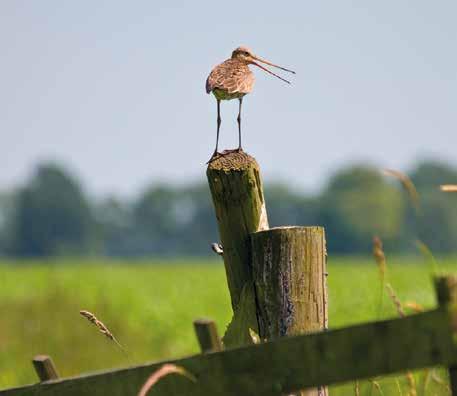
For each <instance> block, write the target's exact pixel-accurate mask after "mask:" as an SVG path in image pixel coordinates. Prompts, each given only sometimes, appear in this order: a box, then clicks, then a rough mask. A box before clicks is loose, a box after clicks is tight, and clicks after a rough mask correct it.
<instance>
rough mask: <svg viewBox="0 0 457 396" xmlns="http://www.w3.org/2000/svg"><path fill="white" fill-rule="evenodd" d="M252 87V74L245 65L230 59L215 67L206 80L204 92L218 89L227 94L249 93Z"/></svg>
mask: <svg viewBox="0 0 457 396" xmlns="http://www.w3.org/2000/svg"><path fill="white" fill-rule="evenodd" d="M253 85H254V74H253V73H252V72H251V71H250V70H249V68H248V67H247V66H246V65H243V64H240V63H235V62H233V60H232V59H229V60H226V61H225V62H224V63H221V64H220V65H218V66H216V67H215V68H214V69H213V70H212V71H211V73H210V75H209V76H208V78H207V80H206V92H207V93H210V92H211V91H212V90H213V89H214V88H220V89H223V90H224V91H227V92H228V93H235V92H237V93H249V92H251V90H252V86H253Z"/></svg>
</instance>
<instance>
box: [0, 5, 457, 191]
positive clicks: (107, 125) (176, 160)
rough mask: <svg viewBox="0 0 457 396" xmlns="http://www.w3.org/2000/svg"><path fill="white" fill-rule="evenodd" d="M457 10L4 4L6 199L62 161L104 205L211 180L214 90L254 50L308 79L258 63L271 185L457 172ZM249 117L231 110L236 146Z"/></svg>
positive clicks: (1, 186) (226, 113)
mask: <svg viewBox="0 0 457 396" xmlns="http://www.w3.org/2000/svg"><path fill="white" fill-rule="evenodd" d="M456 15H457V2H456V1H455V0H442V1H440V2H431V1H428V0H414V1H413V0H403V1H393V0H385V1H382V2H381V1H361V0H360V1H346V0H333V1H319V2H317V1H308V0H307V1H303V0H302V1H288V2H280V1H275V2H266V1H238V0H231V1H230V2H215V1H192V2H191V1H166V2H165V1H164V2H156V1H148V0H137V1H134V2H126V1H115V0H111V1H103V0H98V1H89V0H80V1H69V0H59V1H51V0H31V1H30V0H2V1H1V2H0V49H1V61H0V87H1V89H0V137H1V140H0V158H1V159H2V166H0V191H1V190H6V189H9V188H12V187H15V186H18V185H20V184H21V183H24V182H25V180H27V178H28V177H30V175H31V173H32V171H33V169H34V167H35V166H36V165H37V164H38V163H40V162H41V161H46V160H52V161H57V162H60V163H62V164H64V165H65V166H67V167H68V169H70V170H71V171H72V172H73V174H74V175H76V176H77V177H78V178H79V179H80V180H81V181H82V182H83V183H84V185H85V187H86V189H87V190H88V191H90V192H91V193H93V194H98V195H107V194H118V195H123V196H132V195H135V194H137V193H138V192H139V191H141V190H142V189H143V188H145V187H146V186H147V185H150V184H152V183H159V182H173V183H190V182H195V181H204V180H205V168H206V166H205V162H206V161H207V160H208V159H209V157H210V156H211V153H212V152H213V150H214V144H215V136H216V101H215V99H214V97H212V95H207V94H206V92H205V88H204V87H205V80H206V77H207V75H208V74H209V72H210V71H211V69H212V68H213V67H214V66H215V65H217V64H218V63H220V62H222V61H224V60H225V59H227V58H229V57H230V55H231V51H232V50H233V49H234V48H236V47H237V46H239V45H246V46H248V47H250V48H252V50H253V52H254V53H256V54H258V55H259V56H262V57H264V58H266V59H269V60H271V61H272V62H275V63H278V64H280V65H283V66H285V67H288V68H291V69H294V70H295V71H296V72H297V74H296V75H295V76H291V79H292V84H291V85H287V84H285V83H283V82H282V81H280V80H278V79H276V78H274V77H272V76H270V75H268V74H266V73H264V72H263V71H262V70H259V69H256V68H255V67H253V66H252V67H251V68H252V69H253V71H254V73H255V75H256V85H255V87H254V91H253V92H252V93H251V94H249V95H248V96H246V97H245V100H244V102H243V121H242V122H243V144H244V149H245V151H247V152H248V153H250V154H251V155H253V156H254V157H256V159H257V160H258V162H259V164H260V166H261V169H262V175H263V177H264V178H265V179H269V180H273V179H275V180H284V181H286V182H287V183H289V184H291V185H293V186H295V187H297V188H300V189H303V190H316V189H318V188H320V187H321V186H322V185H323V184H324V183H325V181H326V180H327V179H328V176H329V175H330V174H331V173H332V172H334V171H336V170H338V169H341V168H342V167H343V166H346V165H348V164H349V163H354V162H358V161H369V162H371V163H373V164H375V165H376V166H379V167H381V168H384V167H390V168H395V169H398V170H403V171H407V170H408V169H411V167H413V166H414V164H415V163H417V161H418V160H419V159H421V158H437V159H441V160H443V161H449V162H450V163H452V164H453V165H456V166H457V155H456V151H457V112H456V104H457V51H456V42H457V24H456V23H455V19H456ZM282 75H283V76H284V77H288V76H287V75H286V74H284V73H283V74H282ZM289 77H290V75H289ZM237 106H238V104H237V101H230V102H223V103H222V127H221V145H220V147H221V148H235V147H236V146H237V123H236V116H237Z"/></svg>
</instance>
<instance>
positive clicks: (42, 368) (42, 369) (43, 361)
mask: <svg viewBox="0 0 457 396" xmlns="http://www.w3.org/2000/svg"><path fill="white" fill-rule="evenodd" d="M32 363H33V367H35V371H36V373H37V375H38V378H39V379H40V382H44V381H49V380H53V379H57V378H59V376H58V374H57V370H56V367H55V366H54V363H53V362H52V359H51V357H50V356H47V355H37V356H35V357H34V358H33V360H32Z"/></svg>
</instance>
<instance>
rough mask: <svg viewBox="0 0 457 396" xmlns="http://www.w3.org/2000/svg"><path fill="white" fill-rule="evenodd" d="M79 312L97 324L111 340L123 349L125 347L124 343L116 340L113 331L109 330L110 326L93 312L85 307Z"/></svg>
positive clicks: (101, 331)
mask: <svg viewBox="0 0 457 396" xmlns="http://www.w3.org/2000/svg"><path fill="white" fill-rule="evenodd" d="M79 313H80V314H81V315H82V316H84V317H85V318H86V319H87V320H88V321H89V322H91V323H92V324H93V325H95V326H96V327H97V328H98V330H99V331H100V333H102V334H104V335H105V336H106V337H107V338H109V339H110V340H111V341H113V342H115V343H116V344H117V345H118V346H119V347H120V348H121V349H124V348H123V347H122V345H121V344H119V342H118V341H117V340H116V338H115V337H114V335H113V333H111V331H109V329H108V327H106V326H105V324H104V323H103V322H102V321H100V320H98V319H97V317H96V316H95V315H94V314H93V313H92V312H89V311H86V310H84V309H83V310H81V311H79Z"/></svg>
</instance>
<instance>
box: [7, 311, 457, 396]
mask: <svg viewBox="0 0 457 396" xmlns="http://www.w3.org/2000/svg"><path fill="white" fill-rule="evenodd" d="M448 308H449V307H448V305H442V306H440V307H439V308H437V309H435V310H432V311H428V312H424V313H420V314H415V315H411V316H408V317H406V318H401V319H392V320H385V321H380V322H375V323H369V324H363V325H357V326H352V327H347V328H343V329H337V330H331V331H326V332H323V333H316V334H310V335H301V336H296V337H289V338H283V339H278V340H277V341H274V342H267V343H263V344H258V345H253V346H248V347H242V348H236V349H230V350H226V351H221V352H214V353H208V354H202V355H198V356H193V357H188V358H184V359H179V360H174V361H171V362H170V361H168V363H173V364H176V365H179V366H182V367H184V368H185V369H186V370H188V371H189V372H190V373H192V374H193V375H194V376H195V377H196V378H197V381H196V382H195V383H194V382H191V381H189V380H188V379H186V378H182V377H179V376H174V375H171V376H168V377H165V378H163V379H162V380H161V381H160V382H159V383H158V384H157V385H156V386H155V387H154V389H153V390H152V391H151V394H154V395H157V396H159V395H161V396H170V395H192V396H207V395H221V396H222V395H224V396H225V395H241V394H242V395H246V396H249V395H259V394H261V395H265V396H270V395H271V396H273V395H274V396H277V395H278V394H281V393H286V392H292V391H294V390H297V389H304V388H308V387H315V386H319V385H331V384H335V383H340V382H345V381H349V380H353V379H359V378H369V377H373V376H378V375H385V374H392V373H396V372H400V371H404V370H412V369H419V368H425V367H430V366H436V365H444V366H448V367H449V366H456V365H457V354H456V349H455V346H454V342H453V331H452V328H451V325H450V323H451V320H450V319H451V314H450V310H449V309H448ZM452 315H453V314H452ZM316 356H318V358H316ZM164 363H165V362H161V363H150V364H145V365H142V366H137V367H132V368H126V369H119V370H112V371H107V372H100V373H95V374H90V375H86V376H79V377H74V378H66V379H57V380H50V381H46V382H42V383H39V384H35V385H29V386H24V387H20V388H14V389H10V390H6V391H0V395H2V396H33V395H37V396H38V395H39V396H61V395H66V396H84V395H95V396H96V395H107V394H109V395H112V396H121V395H122V396H125V395H137V393H138V391H139V389H140V388H141V386H142V385H143V383H144V382H145V381H146V380H147V378H148V377H149V376H150V375H151V374H152V373H153V372H154V371H155V370H157V369H158V368H159V367H161V366H162V365H163V364H164Z"/></svg>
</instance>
